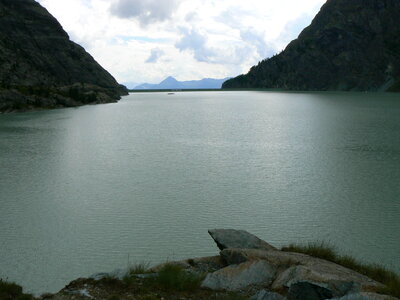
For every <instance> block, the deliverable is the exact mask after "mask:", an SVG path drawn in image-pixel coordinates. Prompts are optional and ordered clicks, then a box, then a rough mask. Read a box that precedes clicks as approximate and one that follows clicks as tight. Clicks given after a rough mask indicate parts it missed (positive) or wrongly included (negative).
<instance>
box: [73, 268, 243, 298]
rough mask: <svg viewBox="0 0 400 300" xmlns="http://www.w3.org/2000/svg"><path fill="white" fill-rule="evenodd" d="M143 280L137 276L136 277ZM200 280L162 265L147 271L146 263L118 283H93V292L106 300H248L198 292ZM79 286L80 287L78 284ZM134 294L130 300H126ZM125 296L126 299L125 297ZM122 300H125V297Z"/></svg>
mask: <svg viewBox="0 0 400 300" xmlns="http://www.w3.org/2000/svg"><path fill="white" fill-rule="evenodd" d="M143 274H144V275H145V276H138V275H143ZM203 279H204V276H203V275H202V274H197V273H193V272H190V271H187V270H185V269H184V268H183V267H181V266H179V265H177V264H173V263H166V264H165V265H164V266H163V267H161V269H159V270H157V272H153V270H151V269H150V268H149V264H148V263H139V264H135V265H133V266H131V267H130V271H129V272H128V274H127V275H126V276H125V277H124V278H123V280H122V281H121V280H119V279H117V278H113V277H107V278H103V279H102V280H101V281H100V282H98V283H96V287H97V289H101V290H103V292H105V293H107V295H108V296H107V299H108V300H118V299H122V297H121V296H120V295H124V299H136V300H160V299H170V300H184V299H196V300H245V299H248V297H245V296H244V295H241V294H239V293H234V292H215V291H211V290H207V289H202V288H200V285H201V282H202V280H203ZM79 284H80V286H81V284H82V283H79ZM133 294H134V298H130V296H131V295H133ZM128 295H129V296H128ZM125 296H126V297H125Z"/></svg>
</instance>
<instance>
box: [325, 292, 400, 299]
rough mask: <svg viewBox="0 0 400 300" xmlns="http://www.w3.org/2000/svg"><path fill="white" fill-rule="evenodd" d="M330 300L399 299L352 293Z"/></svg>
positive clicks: (373, 294)
mask: <svg viewBox="0 0 400 300" xmlns="http://www.w3.org/2000/svg"><path fill="white" fill-rule="evenodd" d="M332 300H399V299H398V298H394V297H391V296H387V295H381V294H375V293H354V294H349V295H346V296H343V297H341V298H333V299H332Z"/></svg>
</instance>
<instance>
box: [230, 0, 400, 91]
mask: <svg viewBox="0 0 400 300" xmlns="http://www.w3.org/2000/svg"><path fill="white" fill-rule="evenodd" d="M399 20H400V1H399V0H351V1H349V0H328V1H327V2H326V3H325V4H324V5H323V7H322V8H321V10H320V12H319V13H318V15H317V16H316V17H315V18H314V20H313V21H312V23H311V25H310V26H309V27H307V28H305V29H304V30H303V31H302V32H301V33H300V35H299V37H298V38H297V39H296V40H294V41H292V42H291V43H290V44H289V45H288V46H287V47H286V49H285V50H284V51H283V52H281V53H280V54H278V55H276V56H274V57H272V58H270V59H266V60H264V61H262V62H260V63H259V64H258V65H257V66H254V67H252V68H251V69H250V71H249V72H248V73H247V74H246V75H240V76H238V77H236V78H233V79H231V80H228V81H227V82H225V83H224V85H223V88H227V89H228V88H277V89H287V90H343V91H400V22H399Z"/></svg>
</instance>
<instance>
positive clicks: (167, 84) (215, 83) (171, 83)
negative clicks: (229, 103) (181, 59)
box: [134, 76, 229, 90]
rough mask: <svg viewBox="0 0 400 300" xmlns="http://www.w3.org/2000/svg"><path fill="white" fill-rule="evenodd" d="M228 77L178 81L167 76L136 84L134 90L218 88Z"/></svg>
mask: <svg viewBox="0 0 400 300" xmlns="http://www.w3.org/2000/svg"><path fill="white" fill-rule="evenodd" d="M228 79H229V78H224V79H212V78H204V79H201V80H191V81H178V80H176V79H175V78H174V77H171V76H169V77H167V78H165V79H164V80H163V81H161V82H160V83H159V84H151V83H143V84H140V85H138V86H136V87H135V88H134V89H135V90H175V89H182V90H183V89H220V88H221V86H222V84H223V83H224V82H225V81H226V80H228Z"/></svg>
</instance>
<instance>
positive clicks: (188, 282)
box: [152, 264, 204, 291]
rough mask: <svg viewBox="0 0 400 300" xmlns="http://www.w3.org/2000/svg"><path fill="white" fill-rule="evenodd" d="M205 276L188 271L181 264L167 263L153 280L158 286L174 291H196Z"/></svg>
mask: <svg viewBox="0 0 400 300" xmlns="http://www.w3.org/2000/svg"><path fill="white" fill-rule="evenodd" d="M203 279H204V276H201V275H196V274H192V273H189V272H187V271H186V270H184V269H183V268H182V267H181V266H178V265H174V264H166V265H165V266H163V267H162V268H161V270H160V271H159V272H158V274H157V276H156V277H154V278H152V281H153V283H154V284H155V285H157V286H158V287H161V288H163V289H166V290H174V291H194V290H196V289H198V288H199V287H200V284H201V282H202V280H203Z"/></svg>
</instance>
